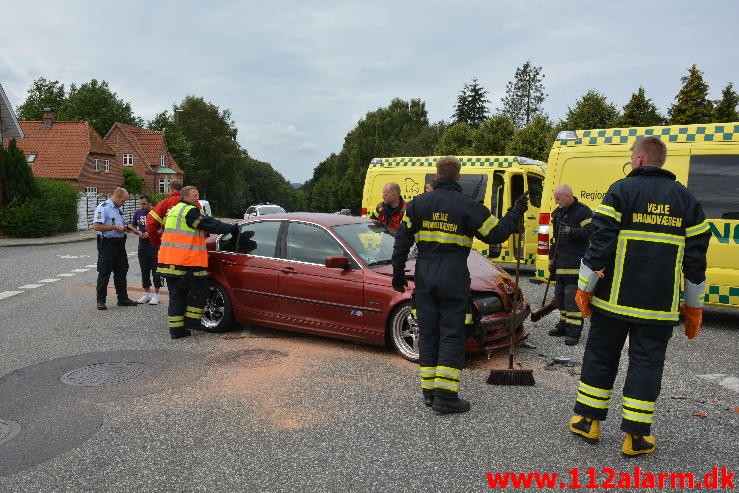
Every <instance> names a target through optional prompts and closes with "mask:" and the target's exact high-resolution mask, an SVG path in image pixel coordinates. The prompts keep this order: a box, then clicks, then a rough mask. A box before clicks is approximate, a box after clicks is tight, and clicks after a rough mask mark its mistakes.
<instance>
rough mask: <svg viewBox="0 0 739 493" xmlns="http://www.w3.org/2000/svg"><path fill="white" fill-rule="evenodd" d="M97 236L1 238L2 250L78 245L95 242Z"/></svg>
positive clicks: (0, 245)
mask: <svg viewBox="0 0 739 493" xmlns="http://www.w3.org/2000/svg"><path fill="white" fill-rule="evenodd" d="M94 239H95V235H92V236H90V235H85V236H81V235H80V236H76V237H75V236H69V237H54V236H49V237H43V238H0V248H2V247H28V246H41V245H57V244H62V243H78V242H81V241H90V240H94Z"/></svg>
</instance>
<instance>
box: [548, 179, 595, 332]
mask: <svg viewBox="0 0 739 493" xmlns="http://www.w3.org/2000/svg"><path fill="white" fill-rule="evenodd" d="M553 195H554V201H555V202H557V205H558V207H557V208H556V209H555V210H554V211H553V212H552V225H553V231H552V241H553V242H555V245H553V248H550V249H549V275H550V276H553V277H554V280H555V281H556V283H557V284H556V285H555V288H554V299H555V300H556V302H557V308H559V323H558V324H557V326H556V327H555V328H553V329H552V330H550V331H549V335H550V336H554V337H562V336H564V338H565V344H566V345H568V346H574V345H575V344H577V343H578V341H579V340H580V334H582V323H583V320H582V314H581V313H580V309H579V308H578V307H577V304H576V303H575V293H576V292H577V276H578V274H579V272H580V260H582V256H583V255H584V254H585V250H586V249H587V248H588V239H589V238H590V235H591V234H592V233H593V225H592V218H593V211H592V210H590V207H588V206H587V205H585V204H583V203H582V202H580V201H578V200H577V197H573V196H572V188H571V187H570V186H569V185H566V184H564V183H563V184H561V185H558V186H557V187H556V188H555V189H554V193H553ZM555 252H556V254H557V256H556V257H555Z"/></svg>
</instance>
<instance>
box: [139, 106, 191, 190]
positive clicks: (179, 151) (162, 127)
mask: <svg viewBox="0 0 739 493" xmlns="http://www.w3.org/2000/svg"><path fill="white" fill-rule="evenodd" d="M179 111H180V110H179V108H176V107H175V108H173V112H172V113H168V112H167V111H162V112H161V113H158V114H157V115H156V116H154V118H153V119H152V120H151V121H150V122H149V123H148V124H147V125H146V128H148V129H150V130H158V131H160V132H164V136H165V138H166V139H167V149H168V150H169V153H170V154H171V155H172V157H173V158H174V159H175V161H177V164H179V165H180V166H181V167H182V169H183V170H192V169H194V168H195V162H194V160H193V157H192V152H191V148H192V146H191V145H190V141H188V140H187V137H185V134H184V133H182V129H181V128H180V127H179V125H177V122H176V121H175V118H174V115H177V114H178V112H179ZM188 178H189V177H188V176H187V175H185V181H187V179H188Z"/></svg>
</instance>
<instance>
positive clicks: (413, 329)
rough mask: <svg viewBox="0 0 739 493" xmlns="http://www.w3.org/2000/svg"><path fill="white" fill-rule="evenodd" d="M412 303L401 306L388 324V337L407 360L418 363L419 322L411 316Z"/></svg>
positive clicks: (408, 302)
mask: <svg viewBox="0 0 739 493" xmlns="http://www.w3.org/2000/svg"><path fill="white" fill-rule="evenodd" d="M411 310H412V307H411V302H410V301H406V302H403V303H401V304H399V305H398V306H397V307H396V308H395V310H393V313H392V315H390V323H389V324H388V325H389V326H388V335H389V338H390V342H391V343H392V345H393V348H395V350H396V351H397V352H398V353H400V355H401V356H403V357H404V358H405V359H408V360H410V361H418V338H419V332H418V321H417V320H416V319H414V318H413V317H412V316H411Z"/></svg>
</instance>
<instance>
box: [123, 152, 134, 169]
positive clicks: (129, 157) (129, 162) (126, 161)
mask: <svg viewBox="0 0 739 493" xmlns="http://www.w3.org/2000/svg"><path fill="white" fill-rule="evenodd" d="M123 166H133V154H124V155H123Z"/></svg>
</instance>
